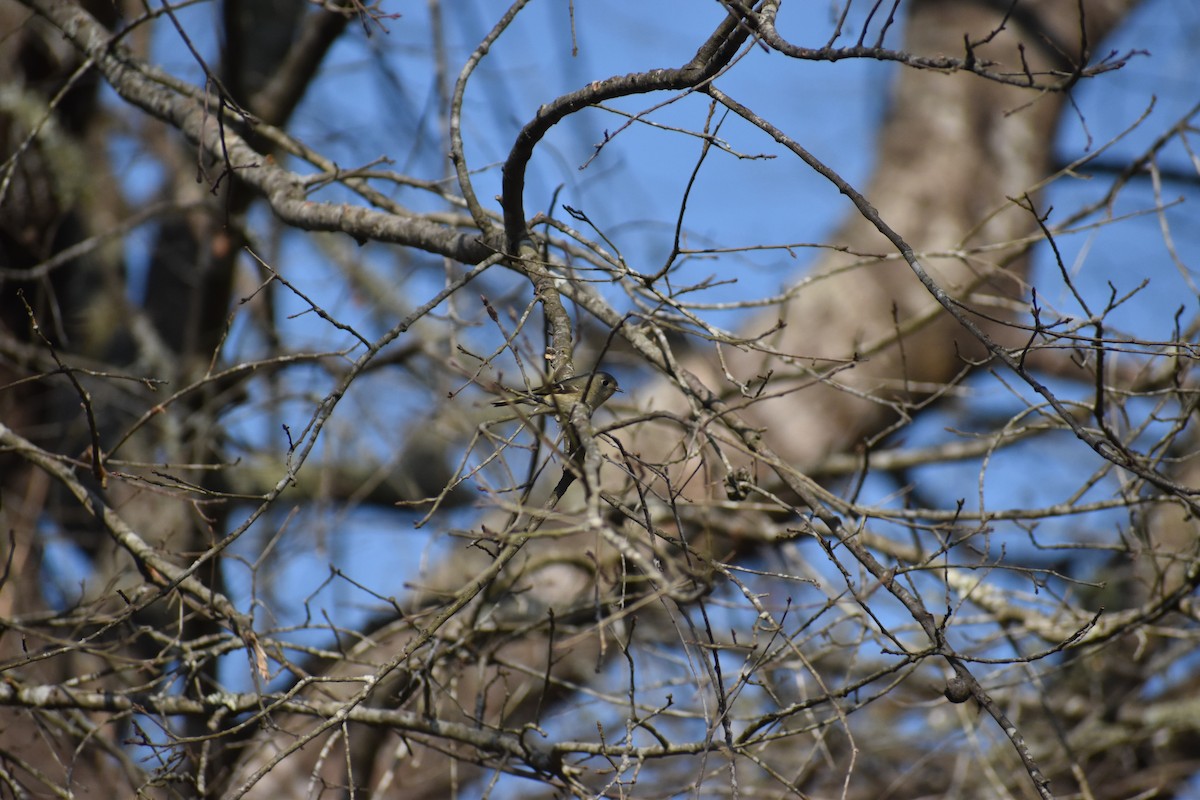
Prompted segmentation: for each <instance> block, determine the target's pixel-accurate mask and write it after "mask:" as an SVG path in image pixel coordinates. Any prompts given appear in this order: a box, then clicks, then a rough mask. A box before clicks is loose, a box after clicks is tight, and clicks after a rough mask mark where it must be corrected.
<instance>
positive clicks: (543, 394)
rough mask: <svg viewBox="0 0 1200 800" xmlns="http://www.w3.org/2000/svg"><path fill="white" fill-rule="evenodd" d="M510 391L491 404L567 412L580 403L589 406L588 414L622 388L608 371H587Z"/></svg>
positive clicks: (540, 411) (540, 412)
mask: <svg viewBox="0 0 1200 800" xmlns="http://www.w3.org/2000/svg"><path fill="white" fill-rule="evenodd" d="M509 391H511V392H512V395H511V396H510V397H506V398H504V399H503V400H495V401H493V402H492V405H493V406H513V405H527V406H534V407H535V411H534V413H537V414H544V413H547V412H550V411H552V412H554V413H555V414H566V413H569V412H570V411H571V408H572V407H573V406H574V405H575V404H576V403H579V402H582V403H583V404H584V405H586V406H587V407H588V413H589V414H590V413H591V412H593V411H595V410H596V409H597V408H599V407H600V406H602V405H604V403H605V401H607V400H608V398H610V397H612V396H613V394H615V393H616V392H619V391H621V387H620V386H618V385H617V379H616V378H614V377H613V376H612V375H611V374H609V373H607V372H589V373H587V374H585V375H576V376H575V377H573V378H565V379H563V380H561V381H553V382H551V383H548V384H546V385H545V386H539V387H538V388H536V389H534V390H533V391H532V392H518V391H514V390H509Z"/></svg>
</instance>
